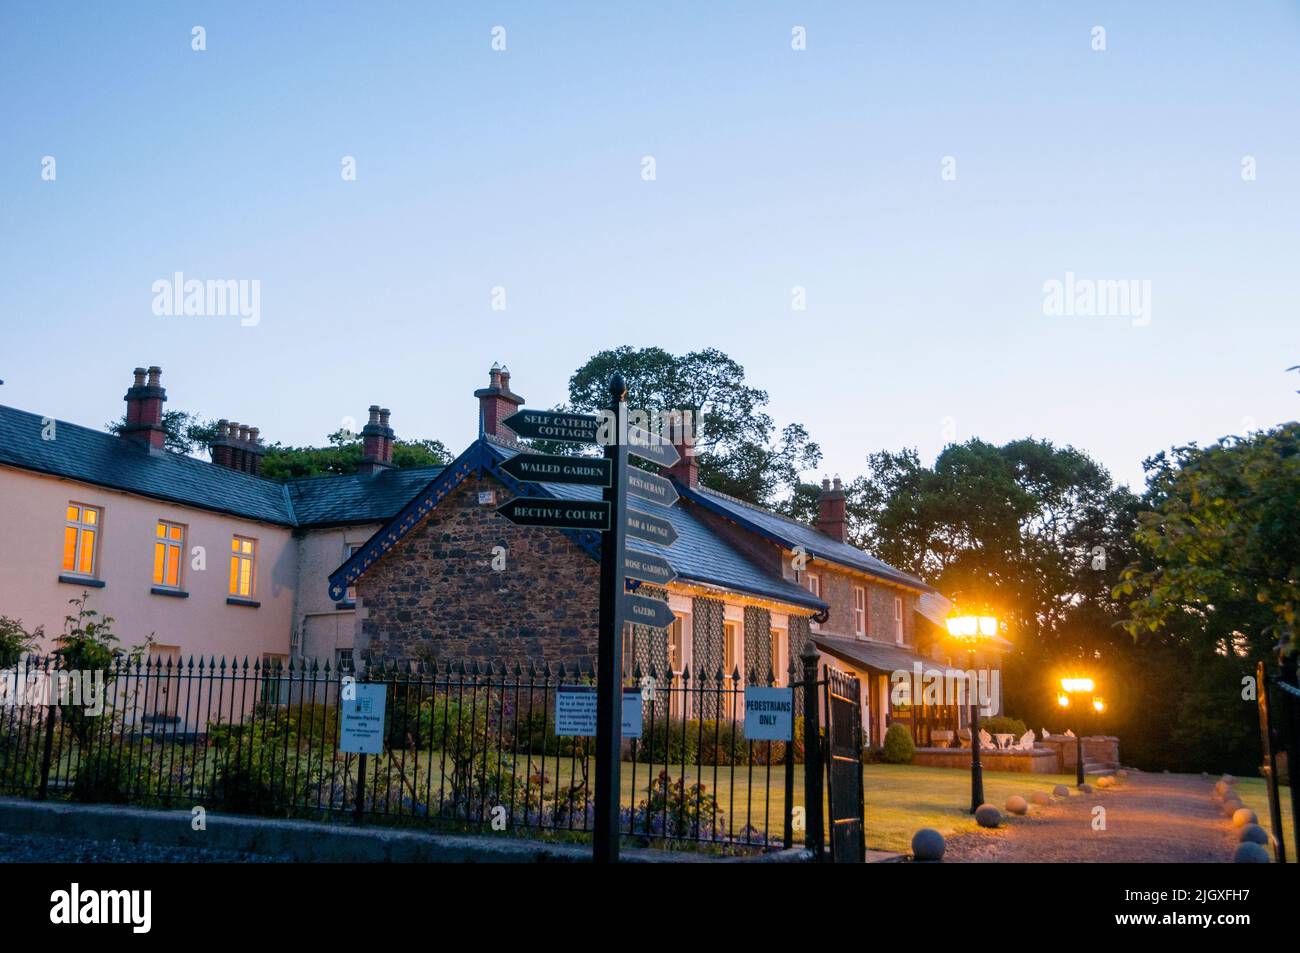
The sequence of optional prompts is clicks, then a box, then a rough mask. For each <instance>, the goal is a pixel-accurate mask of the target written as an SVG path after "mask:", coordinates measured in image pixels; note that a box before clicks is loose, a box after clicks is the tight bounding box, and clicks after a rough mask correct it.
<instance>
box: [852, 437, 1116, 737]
mask: <svg viewBox="0 0 1300 953" xmlns="http://www.w3.org/2000/svg"><path fill="white" fill-rule="evenodd" d="M868 460H869V469H868V474H867V475H866V476H865V477H861V478H859V479H857V480H854V481H852V482H851V483H850V484H849V485H848V486H847V487H846V496H847V498H848V513H849V518H850V535H851V538H852V541H853V542H855V543H856V544H857V545H859V546H861V547H862V548H864V549H868V550H870V551H872V552H874V553H875V554H876V555H878V556H879V557H880V558H881V559H884V560H885V561H886V562H888V563H890V564H891V565H893V566H896V567H898V568H900V569H904V570H906V571H908V572H910V573H912V574H914V575H917V576H919V577H921V578H923V579H925V580H927V581H928V582H930V583H931V584H932V585H934V586H936V587H937V588H938V589H939V590H940V591H941V592H942V593H944V594H945V595H947V596H950V597H952V598H954V599H955V600H957V602H958V603H959V604H960V603H962V602H967V603H977V604H978V603H985V604H988V605H990V606H991V607H992V608H994V609H995V610H996V611H997V613H998V615H999V616H1000V617H1001V618H1002V619H1003V620H1004V621H1006V623H1007V629H1008V634H1009V636H1010V638H1011V641H1012V644H1013V646H1014V647H1013V649H1012V650H1011V651H1010V653H1009V655H1008V657H1007V658H1006V660H1005V662H1004V666H1005V669H1006V683H1005V689H1006V691H1005V700H1006V703H1007V707H1008V710H1009V712H1010V713H1011V714H1014V715H1016V716H1017V717H1020V718H1022V719H1025V720H1027V721H1040V720H1041V719H1044V718H1046V717H1048V716H1051V715H1053V714H1054V712H1053V710H1052V706H1053V705H1054V704H1055V696H1054V694H1053V693H1052V685H1053V681H1052V673H1053V672H1055V671H1057V670H1063V669H1068V668H1072V667H1086V668H1087V669H1088V670H1089V671H1091V672H1093V673H1097V674H1100V673H1102V672H1107V671H1110V670H1111V669H1112V668H1115V669H1118V667H1119V666H1120V665H1121V663H1122V662H1123V653H1124V652H1125V651H1126V650H1127V646H1126V644H1125V643H1127V642H1128V638H1127V636H1126V635H1125V634H1124V633H1123V632H1122V631H1120V630H1119V629H1118V622H1119V620H1120V618H1121V612H1120V607H1119V605H1118V603H1117V602H1116V601H1115V600H1114V599H1113V598H1112V596H1111V587H1112V586H1113V585H1114V584H1115V583H1116V582H1118V579H1119V572H1120V571H1121V569H1122V567H1123V566H1124V565H1125V563H1126V562H1127V561H1128V559H1129V558H1130V556H1131V554H1132V552H1133V547H1132V543H1131V541H1130V536H1131V528H1132V527H1133V526H1134V525H1135V513H1136V506H1137V501H1136V499H1135V497H1134V496H1133V495H1132V494H1131V493H1129V492H1128V491H1127V490H1126V489H1123V488H1119V487H1116V486H1115V485H1114V483H1113V481H1112V480H1111V477H1110V474H1109V473H1108V472H1107V471H1106V470H1105V469H1104V468H1103V467H1101V466H1100V465H1099V464H1097V463H1096V462H1095V461H1094V460H1092V459H1091V458H1090V457H1089V456H1088V455H1087V454H1085V453H1083V452H1082V451H1079V450H1076V449H1075V448H1073V447H1068V446H1067V447H1057V446H1054V445H1053V444H1051V443H1050V442H1048V441H1046V440H1033V439H1023V440H1015V441H1011V442H1010V443H1007V444H1005V445H1004V446H1001V447H998V446H994V445H992V444H989V443H986V442H984V441H981V440H971V441H968V442H967V443H964V444H953V445H950V446H948V447H946V448H945V449H944V450H943V452H942V453H940V454H939V457H938V459H937V460H936V461H935V463H934V466H933V467H927V466H925V465H924V464H922V463H921V460H920V458H919V456H918V455H917V453H916V451H914V450H903V451H900V452H897V453H891V452H881V453H876V454H872V455H871V456H870V457H869V458H868ZM1114 714H1115V715H1116V716H1119V715H1122V714H1123V712H1122V711H1118V712H1115V713H1114Z"/></svg>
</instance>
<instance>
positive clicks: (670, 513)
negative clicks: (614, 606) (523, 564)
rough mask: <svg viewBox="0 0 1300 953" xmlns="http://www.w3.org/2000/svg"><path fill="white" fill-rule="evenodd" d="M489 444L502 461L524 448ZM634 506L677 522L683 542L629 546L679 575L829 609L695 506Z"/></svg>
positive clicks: (561, 494)
mask: <svg viewBox="0 0 1300 953" xmlns="http://www.w3.org/2000/svg"><path fill="white" fill-rule="evenodd" d="M485 445H486V446H487V447H488V449H489V450H490V452H491V453H492V454H493V455H494V456H495V457H496V458H497V459H499V460H508V459H510V457H513V456H514V455H515V454H516V453H518V452H519V451H518V450H515V449H513V448H508V447H503V446H501V445H500V444H497V443H490V442H485ZM525 486H529V487H532V486H536V487H539V489H540V490H541V492H542V495H545V496H552V497H556V498H558V499H563V500H598V499H600V495H601V491H600V490H599V489H598V488H596V487H588V486H572V485H569V484H553V483H543V484H525ZM631 508H632V509H637V510H641V511H642V512H645V513H649V514H650V515H652V516H658V517H661V518H663V519H665V520H667V521H668V522H670V523H672V525H673V529H675V530H676V531H677V541H676V542H675V543H674V544H673V545H672V546H671V547H667V548H665V547H662V546H657V545H655V544H654V543H647V542H642V541H641V540H628V547H629V548H630V549H634V550H637V551H638V552H644V553H652V554H655V555H658V556H662V557H663V558H664V559H667V560H668V562H669V563H670V564H671V565H672V567H673V568H674V569H675V570H677V574H678V576H679V577H681V578H683V579H686V580H690V581H694V582H698V583H704V584H706V585H714V586H719V587H722V588H724V589H734V590H737V591H739V592H747V593H749V594H751V595H756V596H760V597H765V598H769V599H773V600H776V601H779V602H785V603H789V604H792V605H798V606H805V607H807V608H809V609H824V608H826V603H824V602H823V601H822V600H820V599H818V598H817V597H816V596H814V595H813V594H812V593H810V592H809V591H808V590H807V589H804V588H803V587H802V586H798V585H795V584H794V583H793V582H790V581H789V580H788V579H784V578H782V577H780V576H777V575H774V574H772V573H770V572H768V571H766V570H764V569H763V568H761V567H760V566H759V565H758V564H756V563H754V562H751V561H750V560H749V559H747V558H746V557H745V556H743V555H741V554H740V552H738V551H737V550H736V549H735V548H734V547H732V546H731V545H729V544H728V543H727V542H726V541H725V540H723V539H722V537H721V536H719V535H718V534H717V533H715V532H714V531H713V530H712V529H711V528H710V527H709V525H708V524H707V523H705V522H704V521H703V520H701V519H700V518H699V516H697V515H696V514H695V513H693V512H692V511H691V506H690V504H688V503H683V502H678V504H677V505H676V506H663V505H661V504H659V503H654V502H651V501H650V500H641V499H634V500H633V501H632V504H631Z"/></svg>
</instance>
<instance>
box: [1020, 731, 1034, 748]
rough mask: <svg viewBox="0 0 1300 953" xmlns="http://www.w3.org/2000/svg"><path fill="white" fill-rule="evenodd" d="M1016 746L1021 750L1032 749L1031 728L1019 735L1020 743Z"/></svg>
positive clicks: (1032, 737) (1032, 735)
mask: <svg viewBox="0 0 1300 953" xmlns="http://www.w3.org/2000/svg"><path fill="white" fill-rule="evenodd" d="M1016 747H1017V748H1018V749H1019V750H1021V751H1033V750H1034V730H1033V729H1032V728H1031V729H1029V730H1028V731H1026V732H1025V733H1024V734H1023V735H1021V736H1020V743H1019V744H1018V745H1016Z"/></svg>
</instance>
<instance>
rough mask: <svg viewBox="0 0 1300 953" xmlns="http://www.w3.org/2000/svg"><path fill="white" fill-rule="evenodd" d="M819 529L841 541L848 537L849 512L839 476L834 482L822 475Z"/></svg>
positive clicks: (818, 513) (818, 517) (818, 501)
mask: <svg viewBox="0 0 1300 953" xmlns="http://www.w3.org/2000/svg"><path fill="white" fill-rule="evenodd" d="M817 529H818V530H819V531H821V532H823V533H825V534H826V535H827V536H829V537H831V539H834V540H838V541H839V542H841V543H842V542H845V541H846V540H847V539H848V530H849V523H848V513H847V509H846V504H845V499H844V487H843V484H842V483H841V482H840V478H839V476H836V477H835V482H834V484H832V483H831V481H830V479H828V478H827V477H822V491H821V493H819V494H818V495H817Z"/></svg>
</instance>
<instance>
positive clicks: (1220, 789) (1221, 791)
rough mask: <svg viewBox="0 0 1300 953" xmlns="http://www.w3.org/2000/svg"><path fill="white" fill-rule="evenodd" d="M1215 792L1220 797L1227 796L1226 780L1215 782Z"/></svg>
mask: <svg viewBox="0 0 1300 953" xmlns="http://www.w3.org/2000/svg"><path fill="white" fill-rule="evenodd" d="M1214 793H1215V794H1217V795H1218V796H1219V797H1226V796H1227V794H1228V784H1227V782H1225V781H1215V782H1214Z"/></svg>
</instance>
